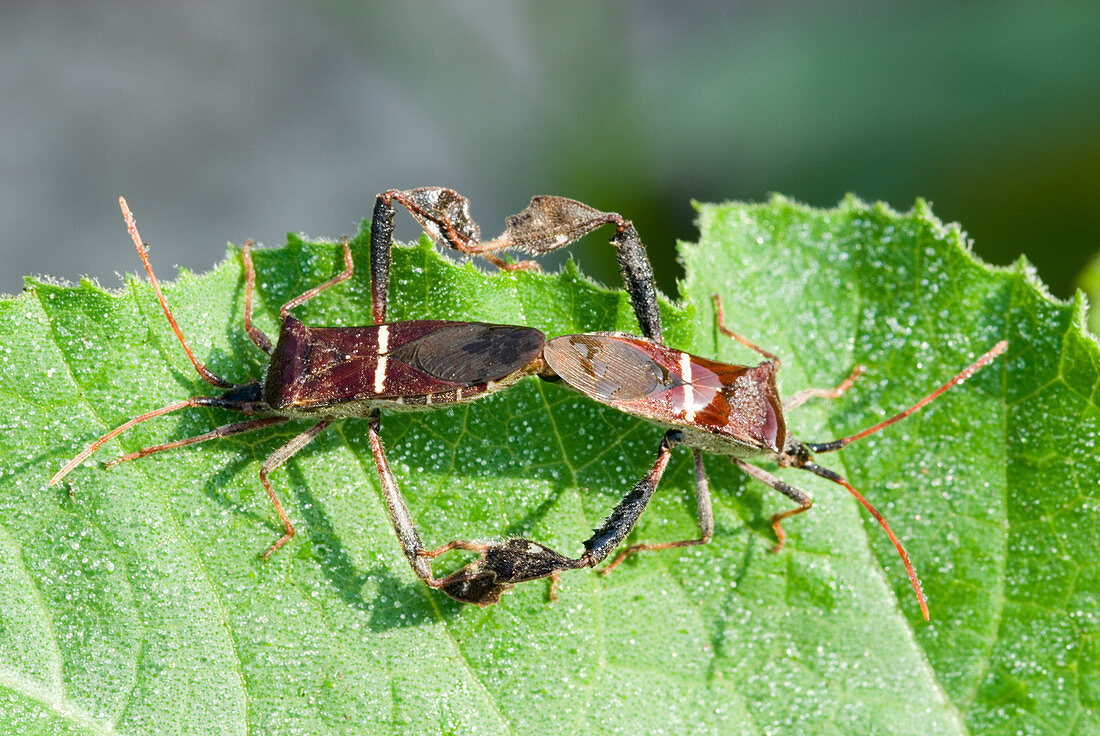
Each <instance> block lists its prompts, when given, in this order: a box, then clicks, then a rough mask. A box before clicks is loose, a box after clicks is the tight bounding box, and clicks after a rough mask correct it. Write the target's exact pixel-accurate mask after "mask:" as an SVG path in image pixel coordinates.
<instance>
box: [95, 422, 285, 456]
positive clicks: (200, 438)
mask: <svg viewBox="0 0 1100 736" xmlns="http://www.w3.org/2000/svg"><path fill="white" fill-rule="evenodd" d="M288 421H290V417H263V418H261V419H249V420H247V421H244V422H235V423H233V424H223V425H222V426H220V427H215V428H214V429H212V430H210V431H209V432H205V433H203V434H199V435H195V436H194V437H185V438H183V439H182V440H176V441H174V442H165V443H163V444H160V445H152V446H151V447H143V448H142V449H140V450H136V451H134V452H131V453H129V454H128V455H121V456H119V457H116V458H113V459H111V460H108V461H107V462H105V463H103V467H105V468H109V467H111V466H114V465H118V464H119V463H125V462H129V461H130V460H137V459H138V458H143V457H145V456H147V455H152V454H154V453H157V452H164V451H165V450H174V449H176V448H177V447H186V446H187V445H194V444H197V443H199V442H206V441H207V440H213V439H218V438H219V437H228V436H230V435H233V434H241V433H243V432H253V431H255V430H257V429H263V428H264V427H270V426H271V425H273V424H281V423H283V422H288Z"/></svg>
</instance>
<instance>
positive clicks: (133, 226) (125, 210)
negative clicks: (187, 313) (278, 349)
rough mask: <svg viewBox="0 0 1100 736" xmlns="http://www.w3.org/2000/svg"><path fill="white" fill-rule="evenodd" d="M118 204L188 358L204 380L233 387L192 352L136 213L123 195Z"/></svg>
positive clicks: (150, 279) (222, 386)
mask: <svg viewBox="0 0 1100 736" xmlns="http://www.w3.org/2000/svg"><path fill="white" fill-rule="evenodd" d="M118 206H119V207H120V208H121V209H122V217H123V218H124V219H125V220H126V229H127V230H128V231H129V232H130V239H131V240H133V241H134V247H135V248H137V252H138V255H139V256H141V262H142V263H143V264H144V265H145V273H147V274H148V275H149V283H150V284H151V285H152V287H153V293H155V294H156V295H157V301H158V302H160V308H161V309H162V310H163V311H164V316H165V317H167V318H168V324H169V325H171V326H172V331H173V332H175V333H176V339H177V340H179V342H180V345H182V346H183V352H185V353H187V358H188V359H189V360H190V361H191V365H193V366H195V372H197V373H198V374H199V376H200V377H201V378H202V380H204V381H206V382H207V383H209V384H211V385H213V386H217V387H219V388H233V387H234V386H236V385H237V384H235V383H232V382H230V381H227V380H225V379H224V378H221V377H219V376H217V375H216V374H215V373H214V372H213V371H211V370H210V369H209V368H207V367H206V366H205V365H204V364H202V363H200V362H199V361H198V359H197V358H196V357H195V354H194V353H192V352H191V348H190V346H189V345H188V344H187V340H185V339H184V337H183V332H182V331H181V330H180V326H179V325H178V324H176V318H175V317H173V316H172V310H170V309H169V308H168V302H166V301H165V300H164V294H162V293H161V291H160V284H159V283H158V282H157V277H156V274H154V273H153V264H152V263H150V262H149V253H148V251H147V250H146V248H145V243H144V242H142V240H141V234H140V233H138V229H137V223H136V222H135V221H134V213H132V212H131V211H130V206H129V205H127V204H126V200H125V199H123V198H122V197H119V198H118Z"/></svg>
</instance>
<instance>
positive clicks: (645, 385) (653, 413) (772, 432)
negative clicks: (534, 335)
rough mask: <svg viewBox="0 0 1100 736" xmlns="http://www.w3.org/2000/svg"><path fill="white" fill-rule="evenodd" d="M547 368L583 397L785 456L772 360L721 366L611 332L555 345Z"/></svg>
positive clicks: (554, 342) (547, 350)
mask: <svg viewBox="0 0 1100 736" xmlns="http://www.w3.org/2000/svg"><path fill="white" fill-rule="evenodd" d="M543 357H544V358H545V360H546V364H547V365H548V366H549V367H550V368H551V369H552V370H553V371H554V372H555V373H556V374H557V375H558V376H560V377H561V379H562V380H563V381H565V383H567V384H568V385H569V386H571V387H572V388H573V389H575V390H577V391H579V392H580V393H582V394H584V395H586V396H588V397H590V398H592V399H594V400H596V401H599V402H600V403H603V404H607V405H609V406H613V407H615V408H617V409H619V410H621V411H625V412H627V413H628V414H633V415H634V416H637V417H641V418H643V419H649V420H651V421H657V422H661V423H665V424H670V425H673V426H682V427H688V428H691V429H701V430H704V431H707V432H711V433H715V434H721V435H725V436H728V437H730V438H731V439H733V440H735V441H737V442H740V443H745V444H748V445H751V446H754V447H762V448H766V449H768V450H772V451H778V450H779V449H780V448H781V447H782V445H783V442H784V439H785V427H784V424H783V414H782V409H781V407H782V404H781V403H780V401H779V396H778V392H777V391H776V388H775V371H774V366H773V365H772V364H771V363H768V362H765V363H761V364H760V365H758V366H754V367H753V366H741V365H731V364H727V363H719V362H716V361H713V360H707V359H706V358H700V357H697V356H693V355H690V354H689V353H685V352H682V351H679V350H674V349H672V348H669V347H666V346H664V345H660V344H657V343H653V342H650V341H648V340H644V339H641V338H635V337H629V336H625V335H616V334H608V333H588V334H582V335H565V336H563V337H557V338H554V339H552V340H550V341H549V342H548V343H547V344H546V348H545V349H544V352H543Z"/></svg>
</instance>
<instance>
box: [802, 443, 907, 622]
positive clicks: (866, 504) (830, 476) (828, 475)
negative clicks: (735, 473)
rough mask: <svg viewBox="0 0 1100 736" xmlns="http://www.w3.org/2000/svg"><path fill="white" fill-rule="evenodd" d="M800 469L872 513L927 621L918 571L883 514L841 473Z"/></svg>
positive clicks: (811, 467) (809, 467)
mask: <svg viewBox="0 0 1100 736" xmlns="http://www.w3.org/2000/svg"><path fill="white" fill-rule="evenodd" d="M799 467H800V468H802V469H803V470H808V471H810V472H811V473H813V474H814V475H818V476H821V477H822V478H825V479H826V480H831V481H832V482H833V483H836V484H838V485H842V486H844V487H845V488H847V489H848V492H849V493H851V494H852V495H853V496H855V497H856V500H857V501H859V502H860V503H861V504H863V508H865V509H867V511H868V513H870V514H871V516H873V517H875V521H877V522H878V523H879V525H880V526H881V527H882V528H883V529H884V530H885V531H886V535H887V536H888V537H890V541H891V542H893V543H894V548H895V549H896V550H897V551H898V554H899V555H901V561H902V562H904V563H905V572H906V573H908V574H909V582H910V583H912V584H913V591H914V592H915V593H916V594H917V602H918V603H919V604H920V612H921V614H922V615H923V616H924V620H925V621H927V620H928V601H927V600H926V599H925V597H924V591H923V590H921V587H920V580H919V579H917V571H916V570H914V569H913V564H912V563H911V562H909V553H908V552H906V551H905V546H904V545H902V543H901V541H900V540H899V539H898V538H897V536H896V535H895V534H894V530H893V529H891V528H890V525H889V524H887V523H886V519H884V518H883V516H882V514H880V513H879V512H878V510H877V509H876V508H875V507H874V506H872V505H871V502H870V501H868V500H867V499H866V498H864V497H863V494H862V493H860V492H859V491H857V490H856V489H855V488H853V487H852V484H851V483H849V482H848V481H847V480H846V479H845V478H844V476H842V475H840V474H839V473H835V472H833V471H832V470H829V469H828V468H823V467H821V466H820V465H818V464H817V463H813V462H808V463H806V464H804V465H800V466H799Z"/></svg>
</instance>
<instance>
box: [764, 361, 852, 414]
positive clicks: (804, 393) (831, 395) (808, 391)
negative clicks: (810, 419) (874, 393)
mask: <svg viewBox="0 0 1100 736" xmlns="http://www.w3.org/2000/svg"><path fill="white" fill-rule="evenodd" d="M866 370H867V369H866V368H864V367H863V366H861V365H857V366H856V367H855V368H853V369H852V372H851V373H850V374H848V377H847V378H845V379H844V381H843V383H841V384H840V385H839V386H837V387H836V388H804V389H802V390H801V391H797V392H795V393H794V394H791V396H789V397H788V398H787V400H786V401H784V402H783V411H790V410H791V409H794V408H795V407H796V406H802V404H804V403H806V400H807V399H810V398H813V397H815V396H816V397H817V398H820V399H837V398H840V397H841V396H842V395H843V394H844V392H845V391H847V390H848V389H850V388H851V387H852V384H854V383H855V382H856V379H857V378H859V377H860V376H861V375H863V373H864V372H865V371H866Z"/></svg>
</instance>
